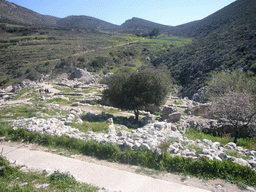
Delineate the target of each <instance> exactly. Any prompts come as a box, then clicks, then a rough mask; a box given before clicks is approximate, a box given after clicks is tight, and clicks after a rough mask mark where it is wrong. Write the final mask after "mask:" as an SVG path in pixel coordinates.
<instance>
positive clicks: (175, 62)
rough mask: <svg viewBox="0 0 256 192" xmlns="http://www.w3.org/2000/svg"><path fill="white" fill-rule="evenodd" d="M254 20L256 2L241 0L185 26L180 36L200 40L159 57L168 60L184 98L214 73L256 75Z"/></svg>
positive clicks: (255, 24)
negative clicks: (248, 73)
mask: <svg viewBox="0 0 256 192" xmlns="http://www.w3.org/2000/svg"><path fill="white" fill-rule="evenodd" d="M232 13H233V14H232ZM255 18H256V1H254V0H238V1H236V2H234V3H232V4H230V5H229V6H227V7H225V8H224V9H222V10H220V11H218V12H216V13H214V14H213V15H210V16H209V17H207V18H205V19H203V20H201V21H196V22H193V23H189V24H186V25H183V28H184V29H182V30H180V32H179V33H180V35H188V36H192V37H197V38H196V39H195V40H194V42H193V43H191V44H190V45H188V46H186V47H184V48H181V49H180V50H175V51H172V52H169V53H167V54H166V55H165V56H164V57H162V56H160V57H161V59H159V58H158V60H161V61H163V60H165V64H166V65H167V66H168V67H169V69H170V71H171V72H172V74H173V76H174V77H175V79H176V80H177V82H178V83H179V84H180V85H181V86H182V87H183V89H182V95H183V96H189V97H192V95H193V94H194V93H195V92H196V91H197V90H198V89H199V88H200V87H202V86H204V82H205V80H206V78H207V77H208V76H209V74H211V73H212V72H214V71H221V70H242V71H245V72H248V71H251V72H253V74H256V43H255V42H256V22H255ZM175 28H176V27H175ZM185 28H186V30H185ZM180 29H181V27H180ZM177 31H178V30H177ZM177 31H176V32H177ZM177 33H178V32H177ZM200 36H201V37H200ZM199 37H200V38H199ZM153 63H154V62H153ZM155 65H156V63H155Z"/></svg>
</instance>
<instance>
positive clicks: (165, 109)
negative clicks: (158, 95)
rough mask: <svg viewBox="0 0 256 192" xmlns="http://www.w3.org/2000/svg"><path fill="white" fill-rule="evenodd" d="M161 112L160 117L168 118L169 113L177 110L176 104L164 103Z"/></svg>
mask: <svg viewBox="0 0 256 192" xmlns="http://www.w3.org/2000/svg"><path fill="white" fill-rule="evenodd" d="M161 112H162V118H163V119H168V118H169V114H171V113H174V112H178V109H177V107H176V106H173V105H164V106H163V108H162V111H161Z"/></svg>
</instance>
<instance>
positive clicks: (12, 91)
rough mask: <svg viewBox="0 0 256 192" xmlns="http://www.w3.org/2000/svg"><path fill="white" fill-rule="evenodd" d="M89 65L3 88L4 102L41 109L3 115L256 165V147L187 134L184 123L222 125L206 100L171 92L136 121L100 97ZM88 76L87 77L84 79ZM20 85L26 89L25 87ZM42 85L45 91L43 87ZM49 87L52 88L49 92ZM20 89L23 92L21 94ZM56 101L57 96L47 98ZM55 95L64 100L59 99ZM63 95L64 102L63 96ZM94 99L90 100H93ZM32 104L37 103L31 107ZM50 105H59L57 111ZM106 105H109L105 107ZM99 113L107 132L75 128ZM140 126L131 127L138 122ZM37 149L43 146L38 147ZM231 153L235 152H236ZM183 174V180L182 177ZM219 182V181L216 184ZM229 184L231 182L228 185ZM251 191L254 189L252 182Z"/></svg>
mask: <svg viewBox="0 0 256 192" xmlns="http://www.w3.org/2000/svg"><path fill="white" fill-rule="evenodd" d="M85 74H88V73H87V72H86V71H79V70H77V71H76V72H75V74H74V73H73V74H72V75H71V76H70V77H72V78H69V77H68V76H67V75H64V76H62V77H59V78H57V79H55V80H54V81H53V80H51V81H44V82H37V83H36V82H31V81H28V80H27V81H23V82H22V83H21V84H19V85H16V86H12V87H7V88H5V89H2V90H1V94H0V98H2V100H1V108H3V109H4V108H8V107H9V108H11V107H13V108H15V107H17V106H20V105H21V106H29V107H31V110H33V109H34V108H38V107H39V105H40V107H41V108H40V109H42V111H40V112H37V113H36V114H35V115H33V117H30V118H24V117H19V118H12V116H14V115H15V113H8V114H1V119H2V121H9V122H11V124H12V126H13V128H14V129H17V128H23V129H26V130H28V131H36V132H40V133H47V134H51V135H53V136H56V137H60V136H62V135H65V136H67V137H69V138H71V137H74V138H76V139H79V140H82V141H88V140H91V139H92V140H95V141H98V142H103V143H106V142H107V143H114V144H116V145H119V146H121V147H123V148H125V149H130V148H131V149H134V150H135V149H139V148H143V149H146V150H152V151H153V152H155V154H156V155H161V153H162V150H163V149H164V148H167V150H168V152H169V153H170V154H171V155H172V156H183V157H186V158H191V159H197V158H202V157H206V158H209V159H211V160H219V161H222V160H223V159H228V160H230V161H233V162H235V163H238V164H240V165H245V166H249V167H251V168H252V169H254V170H256V151H254V150H248V149H244V148H242V147H238V146H236V144H235V143H228V144H226V145H225V146H222V145H221V144H220V143H219V142H212V141H211V140H207V139H204V140H198V139H197V140H195V141H194V140H189V139H188V138H186V137H184V136H183V133H184V132H185V131H186V129H189V128H196V129H199V130H200V129H203V128H212V127H218V126H219V125H218V122H217V121H215V120H210V119H205V118H202V117H201V116H199V114H200V112H202V111H203V110H204V109H205V108H206V107H207V105H205V104H200V103H197V102H193V101H190V100H188V99H186V98H185V99H180V98H175V97H170V98H169V100H168V102H167V103H166V105H165V106H162V107H160V108H155V110H156V111H157V112H161V113H162V117H161V118H160V116H157V115H153V114H150V113H149V112H145V111H141V113H142V117H143V118H142V119H141V126H140V127H136V126H135V125H134V124H133V118H132V117H130V116H132V115H133V114H132V113H131V112H129V111H120V110H118V109H115V108H112V107H109V106H104V105H101V104H99V103H97V102H98V101H99V100H100V99H101V94H100V93H101V92H102V90H104V88H105V87H104V86H103V85H100V84H97V83H95V82H96V80H95V77H93V76H89V77H87V78H85V77H84V75H85ZM84 80H86V83H85V82H84ZM22 90H27V91H25V92H24V93H22V92H21V91H22ZM39 90H42V91H43V92H42V93H39ZM45 90H49V93H45V92H44V91H45ZM21 93H22V94H21ZM49 101H54V102H49ZM57 101H62V103H58V102H57ZM63 101H64V102H63ZM93 102H94V103H96V105H95V104H92V103H93ZM33 107H34V108H33ZM49 111H57V112H55V113H54V114H52V113H49ZM105 111H111V113H110V112H109V113H106V112H105ZM117 116H123V117H125V118H122V120H121V121H119V122H116V121H115V120H116V117H117ZM95 117H96V118H97V119H98V121H99V122H103V121H106V122H108V125H109V130H108V133H99V132H92V131H87V132H82V131H80V130H79V129H78V128H75V127H76V126H75V124H82V123H83V119H84V118H86V119H90V118H91V119H94V118H95ZM134 126H135V127H136V128H137V129H132V128H135V127H134ZM37 148H38V149H39V147H37ZM230 154H236V156H232V155H230ZM76 158H80V159H85V160H89V161H90V160H91V161H95V162H96V163H104V164H106V165H108V166H113V167H117V168H120V169H127V170H128V171H133V172H134V171H135V172H140V173H142V174H146V173H148V172H150V175H151V176H153V177H158V178H161V179H165V180H175V181H176V182H182V183H185V184H188V185H192V186H198V185H199V186H198V187H200V188H205V189H210V190H212V191H231V190H229V189H232V191H234V190H235V191H239V189H238V188H237V187H235V186H233V185H231V184H227V183H225V182H223V181H220V180H215V181H207V182H205V181H199V180H198V179H195V178H189V177H184V176H181V177H177V178H179V179H176V176H173V175H172V174H167V173H157V174H156V173H154V172H153V171H152V170H146V169H142V168H138V167H131V166H126V165H119V164H110V163H108V162H105V161H98V160H96V159H93V158H89V157H84V156H76ZM180 180H181V181H180ZM218 183H219V184H218ZM226 186H227V187H226ZM249 189H250V191H254V190H253V189H252V188H249Z"/></svg>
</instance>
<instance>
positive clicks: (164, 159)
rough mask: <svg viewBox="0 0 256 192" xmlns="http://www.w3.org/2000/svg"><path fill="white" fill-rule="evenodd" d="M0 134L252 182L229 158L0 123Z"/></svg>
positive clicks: (117, 159) (253, 175)
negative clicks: (137, 147)
mask: <svg viewBox="0 0 256 192" xmlns="http://www.w3.org/2000/svg"><path fill="white" fill-rule="evenodd" d="M0 126H1V129H0V130H1V132H0V136H6V138H7V139H10V140H12V141H21V140H24V142H30V143H38V144H41V145H44V146H47V147H52V148H59V149H65V150H69V151H74V152H75V153H80V154H84V155H89V156H93V157H96V158H99V159H105V160H108V161H115V162H120V163H126V164H131V165H139V166H142V167H146V168H150V169H155V170H162V171H168V172H172V173H183V174H185V175H188V174H189V175H192V176H196V177H199V178H204V179H215V178H221V179H224V180H226V181H228V182H231V183H236V184H240V185H241V184H246V185H255V184H256V172H255V171H253V170H252V169H251V168H249V167H246V166H241V165H238V164H235V163H233V162H231V161H227V160H223V161H217V160H216V161H211V160H208V159H198V160H196V161H194V160H191V159H187V158H183V157H171V156H170V154H169V153H167V152H163V154H162V155H161V156H155V155H154V153H153V152H152V151H144V150H135V151H133V150H123V149H122V148H119V147H118V146H116V145H114V144H110V143H98V142H96V141H88V142H83V141H80V140H77V139H74V138H71V139H68V138H67V137H65V136H62V137H60V138H57V137H53V136H50V135H47V134H44V135H42V134H40V133H34V132H28V131H25V130H24V129H18V130H16V131H14V130H12V129H11V128H10V127H9V125H8V124H6V123H0Z"/></svg>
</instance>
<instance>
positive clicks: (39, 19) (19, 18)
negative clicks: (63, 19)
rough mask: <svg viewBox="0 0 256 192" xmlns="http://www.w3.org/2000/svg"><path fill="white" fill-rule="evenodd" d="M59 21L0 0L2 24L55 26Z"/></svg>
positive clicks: (0, 21) (0, 19) (0, 20)
mask: <svg viewBox="0 0 256 192" xmlns="http://www.w3.org/2000/svg"><path fill="white" fill-rule="evenodd" d="M58 20H59V18H57V17H53V16H48V15H41V14H39V13H36V12H34V11H32V10H29V9H27V8H24V7H21V6H18V5H16V4H14V3H10V2H8V1H6V0H0V23H10V24H18V25H33V26H53V25H56V22H57V21H58Z"/></svg>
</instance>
